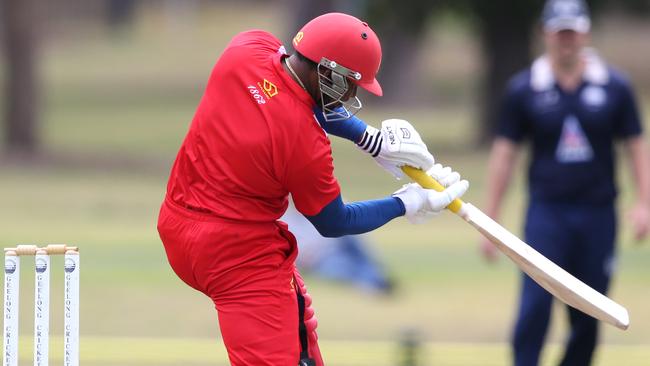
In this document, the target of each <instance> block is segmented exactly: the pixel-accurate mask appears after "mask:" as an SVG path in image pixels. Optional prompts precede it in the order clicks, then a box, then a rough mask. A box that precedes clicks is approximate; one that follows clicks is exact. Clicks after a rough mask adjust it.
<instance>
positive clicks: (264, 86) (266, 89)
mask: <svg viewBox="0 0 650 366" xmlns="http://www.w3.org/2000/svg"><path fill="white" fill-rule="evenodd" d="M258 88H259V89H258ZM247 89H248V91H249V92H250V93H251V96H252V97H253V100H254V101H255V102H257V104H266V102H267V101H268V100H269V99H271V98H273V97H274V96H276V95H278V87H277V86H275V84H273V83H272V82H270V81H268V80H266V79H264V81H262V82H258V83H257V86H255V85H249V86H248V87H247ZM260 90H261V92H260Z"/></svg>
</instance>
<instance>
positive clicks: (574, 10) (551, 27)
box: [542, 0, 591, 33]
mask: <svg viewBox="0 0 650 366" xmlns="http://www.w3.org/2000/svg"><path fill="white" fill-rule="evenodd" d="M542 24H543V26H544V30H546V31H548V32H559V31H561V30H573V31H576V32H578V33H588V32H589V29H590V28H591V20H590V19H589V9H588V8H587V4H586V3H585V2H584V1H583V0H548V1H546V4H545V5H544V10H543V12H542Z"/></svg>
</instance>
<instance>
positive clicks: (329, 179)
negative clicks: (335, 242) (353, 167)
mask: <svg viewBox="0 0 650 366" xmlns="http://www.w3.org/2000/svg"><path fill="white" fill-rule="evenodd" d="M317 128H318V131H316V128H313V129H312V130H311V131H309V132H311V133H305V134H304V135H301V136H300V137H299V138H298V141H297V142H296V143H295V144H294V149H293V153H292V154H291V155H292V156H291V158H290V159H289V160H288V161H287V168H286V176H285V181H286V184H287V188H288V190H289V192H290V193H291V196H292V198H293V202H294V203H295V205H296V208H297V209H298V211H300V213H302V214H303V215H307V216H314V215H316V214H318V213H319V212H320V211H321V210H322V209H323V207H325V206H327V204H328V203H330V202H332V200H333V199H334V198H336V197H337V196H338V195H339V194H341V188H340V187H339V183H338V181H337V180H336V177H334V162H333V159H332V149H331V147H330V142H329V140H328V139H327V136H325V133H324V132H323V131H322V130H320V127H317ZM305 135H307V136H305Z"/></svg>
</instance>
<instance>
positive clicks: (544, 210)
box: [513, 203, 568, 366]
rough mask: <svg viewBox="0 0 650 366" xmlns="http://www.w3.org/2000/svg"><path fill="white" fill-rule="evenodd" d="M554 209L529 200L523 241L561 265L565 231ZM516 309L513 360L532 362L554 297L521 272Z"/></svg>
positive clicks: (530, 365)
mask: <svg viewBox="0 0 650 366" xmlns="http://www.w3.org/2000/svg"><path fill="white" fill-rule="evenodd" d="M556 211H557V210H555V209H554V208H553V207H549V206H548V205H541V204H536V203H532V204H531V206H530V207H529V209H528V213H527V218H526V230H525V231H526V241H527V242H528V243H529V244H530V245H531V246H532V247H533V248H535V249H536V250H537V251H539V252H540V253H541V254H543V255H544V256H546V257H547V258H548V259H550V260H551V261H553V262H555V263H557V264H558V265H560V266H562V265H563V261H564V260H565V257H566V255H565V254H566V253H565V251H564V249H565V245H563V244H564V243H565V242H566V241H567V239H568V238H567V235H566V233H565V232H564V230H563V229H564V227H563V224H562V222H561V221H562V218H561V217H558V216H557V212H556ZM522 277H523V281H522V289H521V295H520V304H519V311H518V315H517V321H516V323H515V329H514V334H513V352H514V364H515V365H516V366H534V365H537V364H538V362H539V356H540V353H541V350H542V347H543V345H544V339H545V337H546V332H547V329H548V325H549V320H550V316H551V304H552V302H553V297H552V295H551V294H549V293H548V291H546V290H544V289H543V288H542V287H541V286H539V285H538V284H537V283H536V282H535V281H533V280H532V279H530V277H528V276H527V275H525V274H524V275H523V276H522Z"/></svg>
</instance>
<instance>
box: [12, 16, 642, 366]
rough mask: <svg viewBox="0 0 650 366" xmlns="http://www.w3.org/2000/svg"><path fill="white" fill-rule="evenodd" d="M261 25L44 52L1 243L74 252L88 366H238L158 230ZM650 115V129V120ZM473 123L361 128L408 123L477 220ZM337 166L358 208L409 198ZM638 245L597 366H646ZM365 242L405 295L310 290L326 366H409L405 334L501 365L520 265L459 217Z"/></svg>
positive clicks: (26, 293) (145, 31)
mask: <svg viewBox="0 0 650 366" xmlns="http://www.w3.org/2000/svg"><path fill="white" fill-rule="evenodd" d="M260 11H261V12H264V13H265V14H269V15H270V16H269V17H265V18H262V17H259V16H258V17H255V18H253V19H251V18H250V17H248V16H247V15H246V14H248V13H247V11H244V10H242V9H240V8H237V7H225V6H224V7H220V8H218V10H214V9H212V10H211V11H207V12H202V13H201V14H200V15H197V17H198V20H199V25H200V26H199V27H197V28H196V29H194V28H186V27H182V26H181V27H180V28H178V29H177V28H173V29H172V30H173V31H172V30H170V29H169V26H166V25H165V18H164V17H163V16H162V15H161V14H159V13H156V12H153V13H151V14H145V15H144V16H143V17H142V20H141V21H140V22H139V23H138V25H137V27H136V28H134V29H133V31H132V33H131V34H130V36H129V37H118V38H115V37H112V36H111V35H109V34H107V33H106V32H105V31H104V30H103V29H102V28H99V27H96V26H93V25H88V24H78V25H76V26H78V27H82V28H80V29H82V30H83V31H80V32H75V33H74V34H72V33H69V34H68V36H67V37H64V40H59V39H52V40H51V41H50V42H49V43H47V47H46V49H45V50H44V58H43V64H42V69H43V75H44V76H45V80H46V83H45V88H46V90H45V108H44V124H43V131H42V132H43V137H44V146H45V147H44V151H45V152H46V154H45V155H47V157H43V158H40V159H37V160H35V161H31V162H26V161H10V160H7V159H4V160H2V162H1V163H0V202H1V204H2V206H1V208H0V241H1V242H2V244H3V245H5V246H9V245H14V244H17V243H59V242H66V243H73V244H75V245H79V246H80V247H81V251H82V257H81V268H82V270H81V276H82V283H81V286H82V291H81V293H82V299H81V301H82V303H81V307H82V314H81V335H82V344H81V354H82V363H83V365H85V366H106V365H121V366H131V365H133V366H142V365H187V366H193V365H225V364H227V362H226V356H225V353H224V350H223V346H222V345H221V341H220V338H219V331H218V325H217V321H216V314H215V312H214V310H213V309H212V304H211V302H210V301H209V300H208V299H207V298H204V296H202V295H201V294H198V293H196V292H194V291H192V290H191V289H189V288H188V287H186V286H185V285H184V284H182V283H181V282H180V281H179V280H178V279H177V278H176V277H175V276H174V274H173V273H172V271H171V270H170V268H169V267H168V265H167V262H166V259H165V256H164V252H163V250H162V246H161V244H160V242H159V240H158V237H157V233H156V230H155V222H156V216H157V210H158V207H159V204H160V202H161V200H162V198H163V195H164V189H165V184H166V175H167V170H168V168H169V166H170V165H171V163H172V160H173V157H174V155H175V152H176V149H177V147H178V145H179V143H180V141H181V139H182V138H183V135H184V132H185V130H186V128H187V124H188V122H189V120H190V118H191V116H192V113H193V110H194V108H195V105H196V103H197V102H198V98H199V96H200V93H201V89H202V86H203V82H204V78H205V77H206V76H207V74H208V72H209V70H210V67H211V64H212V63H213V61H214V59H215V58H216V57H217V55H218V53H219V52H220V50H221V48H222V47H223V45H224V43H225V41H226V40H227V39H228V37H229V36H230V35H231V34H232V33H233V32H235V31H236V30H238V29H239V24H247V26H250V27H261V28H266V29H271V30H275V31H278V32H280V30H281V29H280V28H279V26H280V24H281V23H282V22H281V20H282V17H280V16H279V15H278V12H277V11H273V10H272V9H266V8H263V9H261V10H260ZM206 19H210V20H211V21H210V22H208V21H206ZM644 110H645V112H646V113H645V115H646V116H648V115H650V108H648V104H647V103H646V104H645V108H644ZM473 113H474V110H473V109H472V108H465V107H464V106H463V105H460V104H458V105H448V106H444V107H436V108H432V107H431V106H419V107H414V108H408V109H407V108H403V109H401V110H397V109H387V108H381V107H379V106H374V107H369V108H368V110H366V111H364V112H363V115H362V117H363V118H364V119H366V120H368V121H379V120H381V119H383V118H386V117H390V116H401V117H403V118H407V119H409V120H411V121H412V122H413V123H414V124H415V125H416V126H417V127H418V128H419V129H420V130H421V132H422V134H423V136H424V138H425V140H426V141H427V144H428V145H429V147H430V148H431V150H432V151H433V152H434V155H436V157H437V158H438V160H440V161H443V162H445V163H447V164H451V165H453V166H454V167H455V168H456V169H458V170H459V171H460V172H462V173H463V175H464V176H465V177H467V178H468V179H469V180H470V182H471V184H472V185H471V187H470V191H469V192H468V193H467V195H466V198H467V201H471V202H474V203H475V204H477V205H478V206H481V204H482V203H483V201H484V197H483V190H484V186H483V177H484V175H485V162H486V156H485V154H486V152H485V151H483V150H480V149H476V148H474V147H473V146H472V144H471V141H472V135H471V131H472V130H473V128H474V127H473V122H472V119H473V116H474V115H473ZM334 151H335V164H336V172H337V176H338V177H339V180H340V182H341V185H342V188H343V191H344V193H345V196H346V197H347V199H348V200H360V199H367V198H374V197H378V196H382V195H386V194H388V193H390V192H392V191H394V190H395V189H396V188H397V187H398V186H399V185H400V184H401V183H400V182H395V181H394V180H392V178H391V177H390V176H388V175H387V174H385V173H384V172H383V171H381V170H380V168H378V167H376V166H374V163H372V162H371V161H370V160H369V159H368V158H367V157H366V156H364V155H363V154H359V153H358V152H357V151H355V148H354V147H353V146H351V144H349V143H346V142H344V141H338V140H335V141H334ZM360 167H362V168H360ZM623 167H625V166H623ZM624 171H625V170H624ZM521 175H522V174H519V178H518V179H517V181H516V182H515V184H514V186H513V187H512V189H511V192H510V195H509V198H508V201H507V206H506V208H507V209H505V210H504V212H505V215H504V217H503V218H502V223H503V224H504V226H506V227H508V228H510V229H512V230H513V231H514V232H515V233H519V232H520V231H519V228H520V224H521V213H522V210H523V204H524V203H523V201H522V197H523V193H522V181H521V179H522V177H521ZM620 180H621V186H622V188H623V191H624V192H626V193H625V194H623V195H622V196H621V207H622V208H624V207H626V206H627V205H629V203H630V201H631V199H632V198H631V197H632V196H631V195H630V192H631V191H632V187H631V186H630V179H629V175H628V174H626V173H625V174H621V177H620ZM628 229H629V227H628V226H626V225H625V223H623V224H622V232H621V234H622V235H621V240H620V260H619V263H618V265H619V266H618V268H619V274H618V275H617V276H616V279H615V281H614V284H613V291H612V293H611V295H612V296H613V297H614V298H615V299H616V300H618V301H620V302H621V303H622V304H624V305H625V306H627V307H628V308H629V310H630V313H631V319H632V325H631V327H630V329H629V330H628V331H626V332H621V331H619V330H617V329H615V328H613V327H609V326H603V328H602V329H603V334H602V341H603V346H602V347H601V348H600V351H599V353H598V356H597V357H598V359H597V362H596V364H597V365H601V366H604V365H613V364H617V365H628V366H635V365H646V364H647V360H648V359H650V314H649V313H648V311H647V308H648V304H649V303H650V293H649V292H648V285H647V283H648V282H649V281H650V269H648V265H647V263H649V262H650V247H649V246H648V245H647V244H648V243H644V244H645V245H637V244H635V243H633V242H632V241H631V239H630V235H629V230H628ZM370 237H371V239H372V241H374V242H376V250H377V251H378V253H379V255H380V256H381V258H382V260H383V262H384V263H385V264H386V266H387V267H388V268H389V270H390V271H391V272H392V273H393V274H394V275H395V277H396V278H397V280H398V281H399V288H398V292H397V293H396V296H394V297H390V298H384V297H377V296H370V295H369V294H366V293H360V292H357V291H356V290H354V289H352V288H349V287H345V286H343V285H339V284H334V283H328V282H324V281H322V280H319V279H318V278H312V277H311V276H307V281H308V284H309V287H310V292H311V293H312V295H313V297H314V299H315V300H314V306H315V308H316V311H317V315H318V318H319V335H320V338H321V340H322V341H321V344H322V349H323V351H324V354H325V357H326V360H328V361H329V363H328V364H329V365H334V366H336V365H340V366H348V365H349V366H353V365H357V366H363V365H375V366H382V365H386V366H388V365H396V364H399V360H400V357H401V355H400V352H401V351H400V348H399V344H400V338H401V336H402V334H403V333H404V331H405V330H407V329H414V330H415V331H416V332H417V333H418V334H419V335H420V337H421V340H422V342H423V345H422V349H421V354H420V357H421V360H422V364H423V365H449V366H451V365H458V366H460V365H465V366H466V365H505V364H507V363H508V360H509V350H508V346H507V341H508V337H509V331H510V327H511V323H512V318H513V310H514V308H515V306H516V293H517V286H518V282H517V280H518V274H517V272H516V270H515V267H514V265H512V263H510V262H509V261H508V260H507V259H506V258H502V259H501V260H500V261H499V263H498V264H496V265H487V264H485V263H483V262H482V261H481V259H480V258H479V256H478V252H477V243H478V240H479V237H478V234H477V233H475V232H474V231H473V230H472V229H471V228H470V227H469V226H467V225H466V224H464V223H463V222H461V220H459V219H457V218H456V217H454V216H453V215H442V216H440V217H439V218H436V219H435V220H433V221H432V222H431V223H430V224H427V225H424V226H416V227H414V226H411V225H409V224H408V223H407V222H406V221H405V220H396V221H395V222H392V223H390V224H388V225H386V226H385V227H383V228H381V229H379V230H377V231H375V232H373V233H372V234H370ZM57 264H60V263H59V262H57V261H55V262H54V265H57ZM24 267H26V268H28V266H24ZM24 272H26V271H24ZM31 276H32V275H31V274H30V273H24V275H23V284H25V285H24V286H23V298H22V307H21V310H22V315H21V330H22V332H21V334H23V335H24V336H25V337H24V338H23V339H22V341H21V342H22V345H23V347H22V353H21V355H22V357H23V358H24V361H25V362H29V360H30V358H31V339H30V338H28V337H27V335H28V334H31V333H32V330H31V326H32V320H31V319H32V318H31V317H32V310H31V306H32V303H33V293H32V288H31V279H32V278H33V277H31ZM53 277H54V280H53V291H54V295H53V301H52V303H53V306H52V311H53V312H52V322H53V324H52V333H53V334H60V332H61V324H60V323H61V322H62V321H59V320H60V319H61V317H60V316H59V314H61V313H62V309H61V307H60V306H58V305H57V304H60V302H61V301H59V300H60V293H61V291H60V290H61V287H60V278H59V277H56V274H53ZM57 280H59V281H58V283H57ZM57 296H58V297H57ZM564 317H565V313H564V310H563V309H562V308H561V307H560V306H556V308H555V311H554V320H555V321H554V323H553V328H552V329H551V333H550V335H549V340H550V342H551V347H549V348H548V350H547V353H545V356H544V365H551V364H553V363H554V361H555V360H556V359H557V358H558V354H559V351H560V349H559V346H558V344H559V343H560V342H561V341H562V340H563V337H564V330H565V322H564ZM60 343H61V340H60V338H55V339H53V340H52V347H53V348H52V354H53V356H54V357H61V354H59V353H58V351H59V349H60V347H59V345H60Z"/></svg>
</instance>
